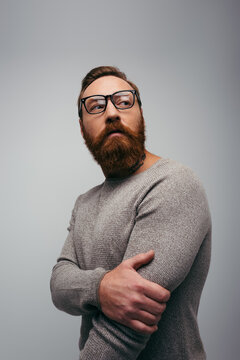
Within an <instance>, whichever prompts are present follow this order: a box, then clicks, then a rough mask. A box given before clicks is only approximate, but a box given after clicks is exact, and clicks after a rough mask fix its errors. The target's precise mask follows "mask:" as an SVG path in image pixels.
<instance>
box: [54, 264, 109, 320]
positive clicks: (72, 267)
mask: <svg viewBox="0 0 240 360" xmlns="http://www.w3.org/2000/svg"><path fill="white" fill-rule="evenodd" d="M106 272H107V271H106V270H105V269H103V268H97V269H94V270H82V269H80V268H79V267H78V266H77V265H76V264H75V263H73V262H71V261H69V260H60V261H59V262H58V263H57V264H56V265H55V266H54V268H53V271H52V276H51V281H50V288H51V295H52V301H53V303H54V305H55V306H56V307H57V308H58V309H59V310H62V311H65V312H67V313H69V314H71V315H82V314H86V313H90V312H93V311H96V310H97V309H99V308H100V304H99V299H98V287H99V284H100V281H101V279H102V277H103V276H104V275H105V273H106Z"/></svg>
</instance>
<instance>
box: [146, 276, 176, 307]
mask: <svg viewBox="0 0 240 360" xmlns="http://www.w3.org/2000/svg"><path fill="white" fill-rule="evenodd" d="M143 293H144V295H145V296H147V297H149V298H151V299H153V300H155V301H157V302H159V303H164V302H167V301H168V300H169V299H170V295H171V294H170V291H168V290H167V289H165V288H163V287H162V286H161V285H158V284H156V283H154V282H152V281H149V280H146V279H144V283H143Z"/></svg>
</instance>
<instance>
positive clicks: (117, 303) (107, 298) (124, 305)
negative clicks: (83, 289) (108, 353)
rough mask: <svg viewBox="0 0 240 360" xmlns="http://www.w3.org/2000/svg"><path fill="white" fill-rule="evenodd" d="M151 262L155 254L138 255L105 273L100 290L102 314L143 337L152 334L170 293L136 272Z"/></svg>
mask: <svg viewBox="0 0 240 360" xmlns="http://www.w3.org/2000/svg"><path fill="white" fill-rule="evenodd" d="M153 258H154V251H153V250H151V251H149V252H147V253H143V254H138V255H136V256H134V257H132V258H130V259H128V260H125V261H123V262H122V263H121V264H119V265H118V266H117V267H116V268H115V269H113V270H111V271H110V272H108V273H106V274H105V276H104V277H103V279H102V281H101V283H100V286H99V300H100V304H101V309H102V312H103V313H104V314H105V315H106V316H107V317H109V318H110V319H112V320H115V321H117V322H118V323H120V324H123V325H125V326H128V327H130V328H131V329H133V330H135V331H137V332H141V333H144V334H152V333H154V332H155V331H156V330H157V329H158V327H157V323H158V322H159V320H160V319H161V315H162V313H163V312H164V310H165V308H166V302H167V301H168V300H169V298H170V292H169V291H168V290H166V289H164V288H163V287H162V286H160V285H158V284H156V283H154V282H152V281H149V280H146V279H144V278H143V277H142V276H141V275H139V274H138V272H137V271H136V270H137V269H138V268H140V267H141V266H142V265H145V264H147V263H149V262H150V261H151V260H152V259H153Z"/></svg>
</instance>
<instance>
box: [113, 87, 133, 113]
mask: <svg viewBox="0 0 240 360" xmlns="http://www.w3.org/2000/svg"><path fill="white" fill-rule="evenodd" d="M113 101H114V104H115V105H116V107H117V108H118V109H128V108H130V107H132V106H133V103H134V95H133V93H132V92H131V91H121V92H118V93H116V94H114V95H113Z"/></svg>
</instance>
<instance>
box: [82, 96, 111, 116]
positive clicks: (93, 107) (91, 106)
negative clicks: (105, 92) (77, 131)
mask: <svg viewBox="0 0 240 360" xmlns="http://www.w3.org/2000/svg"><path fill="white" fill-rule="evenodd" d="M85 106H86V109H87V111H88V112H89V113H90V114H98V113H100V112H103V111H104V109H105V106H106V100H105V97H104V96H91V97H89V98H88V99H86V101H85Z"/></svg>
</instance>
